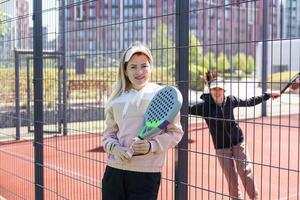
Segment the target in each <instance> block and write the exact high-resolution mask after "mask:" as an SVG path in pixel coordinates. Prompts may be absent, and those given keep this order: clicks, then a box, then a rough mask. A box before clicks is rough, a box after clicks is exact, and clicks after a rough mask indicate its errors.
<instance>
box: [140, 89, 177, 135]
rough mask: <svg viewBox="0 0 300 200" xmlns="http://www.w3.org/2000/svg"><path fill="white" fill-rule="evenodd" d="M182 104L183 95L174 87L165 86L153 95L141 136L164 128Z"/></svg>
mask: <svg viewBox="0 0 300 200" xmlns="http://www.w3.org/2000/svg"><path fill="white" fill-rule="evenodd" d="M181 105H182V96H181V94H180V92H179V91H178V90H177V89H175V88H174V87H170V86H167V87H164V88H162V89H161V90H159V91H158V92H157V94H156V95H155V96H154V97H153V99H152V100H151V102H150V104H149V105H148V108H147V110H146V113H145V116H144V124H145V127H144V128H143V130H142V132H141V133H140V137H141V138H145V137H148V136H149V135H150V134H152V133H154V132H157V131H159V130H160V129H164V128H166V127H167V126H168V124H169V123H170V122H171V121H172V120H173V119H174V118H175V116H176V115H177V113H178V112H179V110H180V108H181Z"/></svg>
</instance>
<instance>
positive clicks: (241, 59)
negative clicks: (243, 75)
mask: <svg viewBox="0 0 300 200" xmlns="http://www.w3.org/2000/svg"><path fill="white" fill-rule="evenodd" d="M232 64H233V69H235V70H242V71H243V72H246V69H247V59H246V55H245V54H244V53H237V54H235V56H233V59H232Z"/></svg>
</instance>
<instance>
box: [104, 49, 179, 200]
mask: <svg viewBox="0 0 300 200" xmlns="http://www.w3.org/2000/svg"><path fill="white" fill-rule="evenodd" d="M152 63H153V59H152V55H151V52H150V51H149V49H148V48H147V47H145V46H143V45H142V44H140V43H136V44H133V45H132V46H131V47H129V48H128V49H127V50H126V51H125V52H124V54H123V56H122V59H121V63H120V67H119V73H118V79H117V82H116V88H115V90H114V91H113V93H112V94H111V96H110V98H109V100H108V103H107V106H106V129H105V131H104V137H103V147H104V150H105V151H106V152H107V153H108V161H107V166H106V170H105V174H104V177H103V179H102V199H103V200H122V199H124V200H131V199H132V200H133V199H136V200H139V199H147V200H155V199H157V194H158V190H159V186H160V179H161V170H162V167H163V164H164V159H165V155H166V153H167V151H168V149H169V148H172V147H174V146H175V145H176V144H178V142H179V141H180V140H181V138H182V136H183V131H182V128H181V124H180V115H179V113H178V115H177V116H176V118H175V119H174V121H173V122H172V123H170V124H169V125H168V127H167V128H166V130H163V131H161V132H160V133H159V134H158V135H157V136H155V137H153V138H151V139H149V140H139V141H134V140H133V138H134V137H136V136H137V135H138V133H139V131H140V130H141V128H142V124H143V119H144V113H145V111H146V109H147V106H148V104H149V103H150V101H151V99H152V98H153V97H154V95H155V94H156V92H157V91H158V90H160V89H161V88H162V87H161V86H159V85H157V84H154V83H150V77H151V70H152ZM131 145H132V148H133V151H134V153H135V154H143V155H141V156H133V157H132V158H131V157H130V156H129V155H128V154H127V153H126V152H127V151H128V150H129V148H130V146H131Z"/></svg>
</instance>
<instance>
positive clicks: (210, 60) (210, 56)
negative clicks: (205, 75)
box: [204, 52, 217, 70]
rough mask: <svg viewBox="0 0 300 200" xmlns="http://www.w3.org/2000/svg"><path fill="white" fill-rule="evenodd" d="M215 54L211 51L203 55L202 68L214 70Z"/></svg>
mask: <svg viewBox="0 0 300 200" xmlns="http://www.w3.org/2000/svg"><path fill="white" fill-rule="evenodd" d="M216 65H217V64H216V56H215V54H214V53H213V52H208V53H207V54H206V55H205V56H204V68H205V69H210V70H216Z"/></svg>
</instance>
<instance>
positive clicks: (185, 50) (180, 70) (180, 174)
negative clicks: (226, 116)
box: [175, 0, 189, 200]
mask: <svg viewBox="0 0 300 200" xmlns="http://www.w3.org/2000/svg"><path fill="white" fill-rule="evenodd" d="M175 62H176V83H177V84H178V89H179V90H180V92H181V93H182V96H183V106H182V108H181V124H182V128H183V131H184V132H185V134H184V136H183V138H182V140H181V142H180V143H179V144H178V147H177V148H176V152H175V162H176V163H175V199H176V200H185V199H187V198H188V188H187V182H188V151H187V149H188V94H189V93H188V89H189V87H188V85H189V84H188V80H189V0H187V1H182V0H176V61H175Z"/></svg>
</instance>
